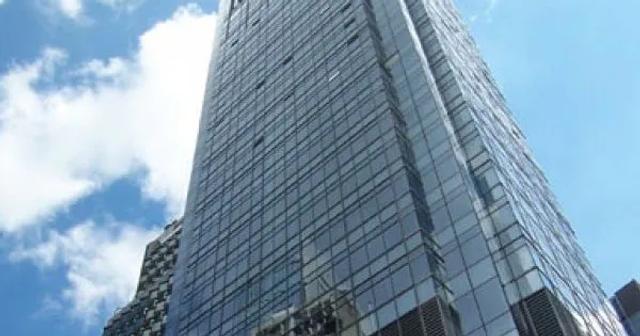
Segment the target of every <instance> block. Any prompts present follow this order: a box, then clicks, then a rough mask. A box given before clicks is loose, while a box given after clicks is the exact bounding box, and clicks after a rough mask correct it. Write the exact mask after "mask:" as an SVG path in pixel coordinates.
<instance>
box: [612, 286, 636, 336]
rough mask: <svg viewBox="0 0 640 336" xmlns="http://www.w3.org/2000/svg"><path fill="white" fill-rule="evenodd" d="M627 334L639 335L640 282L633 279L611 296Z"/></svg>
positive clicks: (630, 335) (631, 335)
mask: <svg viewBox="0 0 640 336" xmlns="http://www.w3.org/2000/svg"><path fill="white" fill-rule="evenodd" d="M611 304H613V307H614V308H615V310H616V312H617V313H618V316H619V317H620V321H621V322H622V324H623V325H624V328H625V330H626V331H627V333H628V334H629V336H640V284H638V281H636V280H633V281H631V282H630V283H628V284H627V285H626V286H624V287H622V288H621V289H620V290H619V291H617V292H616V294H615V295H614V296H613V297H612V298H611Z"/></svg>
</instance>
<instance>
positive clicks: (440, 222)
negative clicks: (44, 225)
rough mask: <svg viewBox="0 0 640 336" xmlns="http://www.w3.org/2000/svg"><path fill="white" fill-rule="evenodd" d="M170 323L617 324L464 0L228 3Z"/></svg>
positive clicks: (171, 327)
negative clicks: (465, 13) (483, 51)
mask: <svg viewBox="0 0 640 336" xmlns="http://www.w3.org/2000/svg"><path fill="white" fill-rule="evenodd" d="M219 17H220V22H219V27H218V38H217V41H216V48H215V52H214V56H213V58H212V62H211V70H210V74H209V77H210V78H209V82H208V85H207V90H206V98H205V102H204V109H203V113H202V118H201V123H200V131H199V136H198V145H197V150H196V155H195V161H194V168H193V173H192V178H191V185H190V191H189V196H188V201H187V209H186V213H185V224H184V236H183V240H182V244H181V247H180V252H179V258H178V264H177V269H176V275H175V290H174V292H173V294H172V298H171V304H170V305H169V316H168V324H167V334H168V335H190V336H191V335H214V336H227V335H243V336H244V335H246V336H255V335H261V336H263V335H274V336H275V335H334V334H339V335H366V336H369V335H373V334H376V335H377V334H378V333H379V334H380V335H385V336H386V335H473V336H481V335H490V336H500V335H539V336H546V335H620V334H621V332H622V331H621V328H620V325H619V323H618V322H617V321H616V319H615V316H614V314H613V312H612V310H611V308H610V306H609V305H608V303H607V300H606V297H605V295H604V293H603V291H602V290H601V288H600V285H599V283H598V281H597V280H596V278H595V277H594V275H593V271H592V270H591V268H590V266H589V264H588V261H587V260H586V258H585V255H584V252H583V251H582V249H581V248H580V247H579V246H578V244H577V242H576V238H575V234H574V232H573V231H572V229H571V227H570V225H569V223H568V222H567V220H566V219H565V217H564V216H563V215H562V214H561V212H560V210H559V207H558V205H557V203H556V200H555V199H554V197H553V195H552V193H551V191H550V190H549V187H548V182H547V181H546V179H545V177H544V175H543V174H542V172H541V170H540V169H539V167H538V165H537V164H536V163H535V161H534V160H533V158H532V155H531V154H530V152H529V150H528V148H527V146H526V144H525V139H524V136H523V135H522V132H521V131H520V129H519V128H518V126H517V125H516V123H515V121H514V119H513V116H512V115H511V113H510V112H509V110H508V109H507V107H506V106H505V103H504V98H503V97H502V96H501V94H500V92H499V91H498V89H497V87H496V85H495V83H494V81H493V79H492V78H491V76H490V74H489V71H488V69H487V66H486V65H485V63H484V62H483V61H482V60H481V58H480V57H479V55H478V52H477V49H476V47H475V45H474V43H473V42H472V40H471V38H470V37H469V34H468V33H467V32H466V30H465V28H464V26H463V24H462V21H461V19H460V18H459V16H458V14H457V13H456V11H455V9H454V7H453V4H452V2H451V1H450V0H296V1H290V0H233V1H229V0H227V1H222V4H221V9H220V13H219Z"/></svg>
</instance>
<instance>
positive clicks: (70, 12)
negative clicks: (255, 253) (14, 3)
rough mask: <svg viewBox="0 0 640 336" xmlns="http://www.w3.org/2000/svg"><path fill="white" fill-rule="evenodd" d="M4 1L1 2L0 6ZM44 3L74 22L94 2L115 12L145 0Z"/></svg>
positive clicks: (73, 0) (56, 1)
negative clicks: (89, 3) (88, 4)
mask: <svg viewBox="0 0 640 336" xmlns="http://www.w3.org/2000/svg"><path fill="white" fill-rule="evenodd" d="M3 1H4V0H0V5H1V4H2V2H3ZM39 1H43V4H45V6H46V8H49V9H52V10H53V11H54V12H59V13H62V14H63V15H65V16H66V17H68V18H70V19H73V20H80V19H82V18H83V16H84V11H85V8H86V7H87V3H88V2H90V1H94V2H96V3H99V4H102V5H104V6H107V7H110V8H112V9H115V10H126V11H131V10H133V9H135V8H136V7H137V6H138V5H140V4H141V3H142V2H143V1H144V0H39Z"/></svg>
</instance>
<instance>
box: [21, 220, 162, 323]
mask: <svg viewBox="0 0 640 336" xmlns="http://www.w3.org/2000/svg"><path fill="white" fill-rule="evenodd" d="M159 233H160V231H159V230H149V231H147V230H142V229H140V228H138V227H136V226H134V225H131V224H123V223H108V224H106V225H105V224H103V225H96V224H95V223H93V222H85V223H81V224H78V225H76V226H75V227H73V228H71V229H70V230H68V231H67V232H64V233H58V232H55V231H50V232H49V234H48V238H47V240H46V241H45V242H43V243H41V244H39V245H36V246H34V247H30V248H20V249H18V250H16V251H14V252H13V253H12V254H11V255H10V259H11V260H12V261H14V262H19V261H25V260H29V261H33V262H34V263H35V264H36V265H38V266H39V267H41V268H42V269H43V270H45V271H46V270H47V269H49V268H51V267H54V266H63V267H65V268H67V269H68V271H67V275H66V276H67V281H68V287H67V288H65V289H64V291H63V292H62V293H61V297H60V298H56V299H53V298H51V297H47V298H46V299H45V301H44V302H43V304H45V305H46V306H47V307H50V309H53V307H56V308H55V309H56V310H59V309H64V308H63V307H64V306H65V305H63V304H59V302H58V301H57V300H62V301H63V302H64V303H66V302H68V303H70V310H69V312H70V313H71V315H72V316H73V317H76V318H78V319H80V320H82V321H84V322H85V323H86V324H88V325H89V324H93V323H96V322H97V318H98V317H99V314H100V313H101V312H110V311H111V310H112V309H114V308H115V307H117V306H120V305H122V304H124V303H126V302H127V301H128V300H130V299H131V298H132V296H133V294H134V292H135V288H136V282H137V277H138V275H139V272H140V267H141V264H142V263H141V261H142V258H143V256H144V247H145V245H146V244H147V243H148V242H149V241H151V240H153V239H154V238H156V237H157V235H158V234H159ZM50 309H46V310H50Z"/></svg>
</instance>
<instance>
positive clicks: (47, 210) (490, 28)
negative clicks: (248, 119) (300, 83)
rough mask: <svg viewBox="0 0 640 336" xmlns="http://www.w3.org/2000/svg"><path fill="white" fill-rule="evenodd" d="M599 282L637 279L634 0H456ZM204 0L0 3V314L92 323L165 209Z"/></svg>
mask: <svg viewBox="0 0 640 336" xmlns="http://www.w3.org/2000/svg"><path fill="white" fill-rule="evenodd" d="M456 2H457V3H458V5H459V7H460V9H461V10H462V13H463V15H464V17H465V19H466V21H467V23H468V25H469V27H470V29H471V30H472V33H473V35H474V37H475V38H476V40H477V42H478V45H479V47H480V49H481V52H482V54H483V55H484V57H485V59H486V60H487V62H488V63H489V65H490V66H491V68H492V70H493V71H494V75H495V77H496V78H497V80H498V82H499V84H500V85H501V87H502V89H503V92H504V93H505V95H506V97H507V99H508V102H509V106H510V107H511V109H512V110H513V111H514V114H515V115H516V117H517V119H518V120H519V122H520V125H521V127H522V128H523V130H524V131H525V134H526V135H527V137H528V139H529V143H530V145H531V147H532V148H533V151H534V153H535V155H536V158H537V159H538V161H539V162H540V164H541V165H542V167H543V169H544V170H545V172H546V174H547V177H548V178H549V180H550V181H551V183H552V187H553V190H554V191H555V192H556V194H557V197H558V199H559V201H560V203H561V205H562V207H563V208H564V210H565V212H566V214H567V216H568V217H569V219H570V220H571V221H572V223H573V225H574V228H575V229H576V231H577V234H578V237H579V239H580V242H581V243H582V246H583V247H584V248H585V250H586V252H587V254H588V256H589V258H590V260H591V261H592V264H593V266H594V268H595V270H596V273H597V274H598V276H599V278H600V279H601V280H602V282H603V285H604V287H605V289H606V290H607V292H609V293H610V292H612V291H613V290H614V289H616V288H617V287H619V286H621V285H623V284H624V283H625V282H626V281H628V280H629V279H630V278H632V277H636V278H638V277H640V261H639V259H638V258H637V257H635V254H636V253H633V251H632V249H631V247H632V246H634V243H635V240H637V237H640V225H639V224H638V223H637V218H640V205H638V202H637V199H638V197H637V196H636V192H635V191H636V190H640V180H639V179H637V178H636V174H635V173H636V172H637V171H638V168H637V166H638V160H640V149H639V148H640V132H638V130H640V113H638V112H637V109H636V108H635V107H636V106H638V103H640V101H638V100H639V99H640V98H639V97H640V67H639V66H638V64H637V62H638V61H637V60H640V35H638V34H637V33H636V32H637V29H635V27H634V22H636V21H635V19H636V18H635V13H638V12H639V11H640V3H638V2H634V1H631V0H627V1H621V2H618V3H617V5H616V6H610V2H609V1H606V0H565V1H557V0H539V1H530V0H457V1H456ZM216 7H217V4H216V1H211V0H200V1H188V0H187V1H184V0H162V1H160V0H155V1H150V0H146V1H145V0H4V1H3V0H0V176H2V178H1V179H0V298H2V300H1V301H2V302H1V303H0V316H2V318H1V320H0V322H1V324H2V326H3V334H6V335H40V334H43V333H47V334H48V335H52V336H53V335H95V334H99V333H100V330H101V327H102V324H103V323H104V320H105V319H106V318H107V317H108V316H109V314H110V313H111V312H112V310H113V309H114V307H116V306H118V305H121V304H122V303H123V302H125V301H126V300H127V298H128V297H129V295H130V294H131V291H132V289H133V288H134V285H135V279H136V277H137V272H138V268H139V260H140V257H141V254H142V252H143V246H144V243H145V242H146V241H148V240H149V239H151V238H152V237H153V236H154V235H155V234H157V232H158V230H160V228H161V227H162V225H163V224H165V223H166V222H167V221H169V220H170V219H171V218H173V217H175V216H176V215H177V214H179V212H180V209H181V207H182V204H183V202H184V193H185V188H186V183H187V179H188V174H189V166H190V159H191V155H192V152H193V140H194V138H195V133H194V132H195V127H196V125H197V117H198V113H199V108H200V104H201V100H202V92H203V85H204V80H205V77H204V76H205V74H206V69H207V60H208V57H209V52H210V47H211V41H212V39H213V31H214V26H213V24H214V21H215V10H216Z"/></svg>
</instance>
